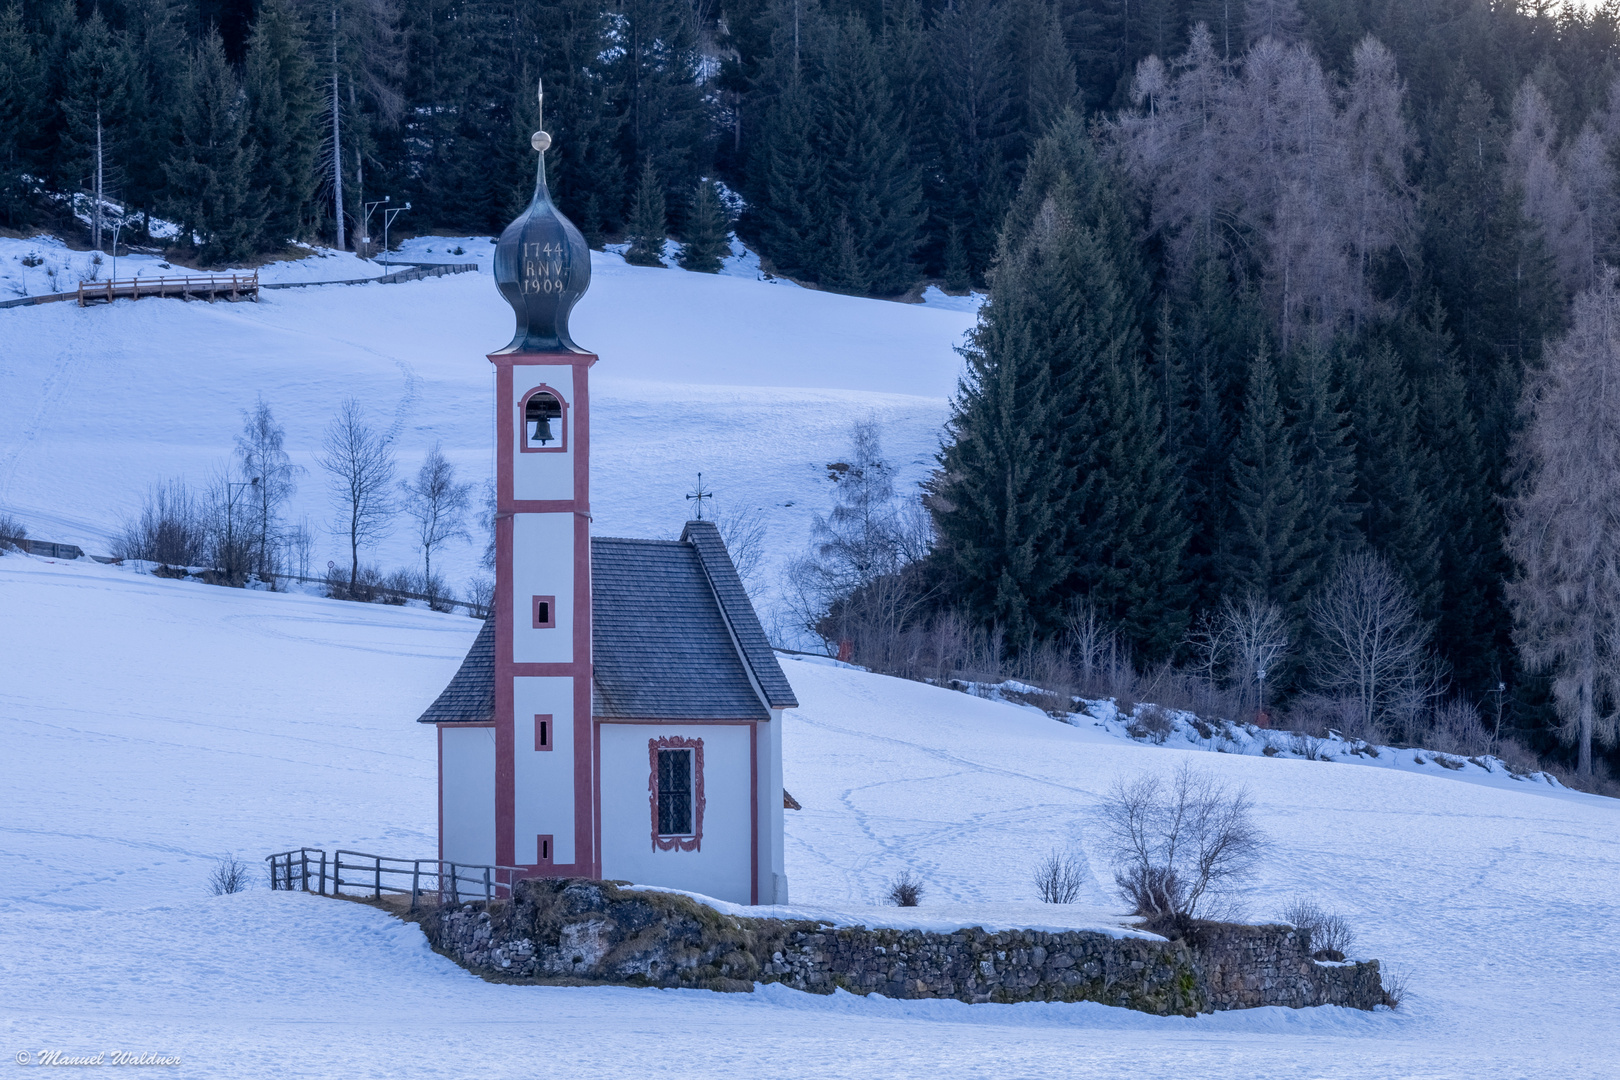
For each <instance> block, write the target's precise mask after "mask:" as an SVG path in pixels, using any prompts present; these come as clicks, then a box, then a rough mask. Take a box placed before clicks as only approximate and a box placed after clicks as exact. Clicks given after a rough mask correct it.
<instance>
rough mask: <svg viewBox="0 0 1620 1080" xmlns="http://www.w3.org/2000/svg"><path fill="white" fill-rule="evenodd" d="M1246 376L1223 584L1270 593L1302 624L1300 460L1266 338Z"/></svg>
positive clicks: (1304, 563) (1305, 557)
mask: <svg viewBox="0 0 1620 1080" xmlns="http://www.w3.org/2000/svg"><path fill="white" fill-rule="evenodd" d="M1248 383H1249V385H1248V392H1247V394H1246V395H1245V396H1244V401H1243V418H1242V421H1241V423H1240V424H1239V427H1238V436H1237V441H1236V443H1235V444H1234V445H1233V448H1232V463H1231V474H1230V475H1231V485H1232V489H1231V490H1232V494H1231V499H1232V525H1231V531H1230V533H1229V534H1228V535H1227V537H1226V542H1225V544H1224V550H1223V552H1222V563H1223V572H1222V575H1221V576H1222V578H1223V585H1224V591H1225V594H1226V595H1227V596H1228V597H1230V598H1232V599H1234V600H1237V599H1241V598H1243V597H1246V596H1252V597H1256V598H1259V599H1263V600H1269V601H1271V602H1272V603H1274V604H1277V605H1278V606H1279V607H1281V608H1282V609H1283V613H1284V615H1285V617H1287V618H1288V619H1289V621H1290V622H1291V623H1292V624H1293V625H1294V626H1296V627H1297V626H1299V625H1301V624H1302V623H1303V621H1304V615H1305V608H1304V605H1305V600H1306V595H1307V590H1308V589H1309V587H1310V585H1311V584H1312V583H1311V582H1310V580H1309V579H1308V576H1307V575H1308V573H1309V571H1310V569H1311V556H1312V554H1313V553H1312V551H1311V546H1310V542H1311V536H1310V528H1309V523H1308V522H1306V520H1305V497H1304V493H1303V492H1302V491H1301V488H1300V475H1299V465H1298V463H1297V461H1296V460H1295V450H1294V446H1293V441H1292V439H1291V438H1290V435H1289V432H1288V430H1287V428H1286V426H1285V422H1284V414H1283V408H1282V404H1281V402H1280V401H1279V400H1278V394H1277V374H1276V369H1275V368H1274V366H1273V365H1272V362H1271V352H1270V349H1269V348H1268V347H1267V346H1265V345H1264V344H1262V346H1261V348H1260V351H1259V352H1258V353H1256V354H1255V357H1254V359H1253V361H1252V362H1251V363H1250V365H1249V380H1248Z"/></svg>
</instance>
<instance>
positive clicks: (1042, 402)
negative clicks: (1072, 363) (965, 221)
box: [928, 237, 1070, 643]
mask: <svg viewBox="0 0 1620 1080" xmlns="http://www.w3.org/2000/svg"><path fill="white" fill-rule="evenodd" d="M1042 239H1043V238H1041V237H1035V238H1030V239H1026V240H1025V241H1024V242H1023V243H1021V244H1020V245H1019V247H1017V248H1004V249H1003V252H1002V255H1001V258H1000V260H999V261H998V265H997V269H996V272H995V291H994V292H993V293H992V295H991V298H990V300H989V301H988V302H987V303H986V304H985V305H984V306H983V307H982V308H981V309H980V312H979V323H978V326H977V327H976V328H975V329H974V330H973V331H972V332H971V333H970V335H969V339H968V344H967V345H966V346H964V347H963V349H962V356H963V358H964V359H965V360H966V361H967V374H966V375H964V376H963V379H962V384H961V387H960V389H959V390H958V392H957V396H956V398H955V400H954V401H953V402H952V406H951V418H950V420H949V421H948V423H947V428H946V432H947V437H948V439H949V443H948V444H947V446H946V447H945V449H944V450H943V451H942V452H941V454H940V459H939V462H940V467H939V469H938V471H937V472H936V473H935V474H934V477H933V479H932V480H931V481H930V483H929V492H928V506H929V509H930V511H931V512H932V514H933V517H934V522H935V524H936V526H937V528H938V530H939V545H938V548H937V549H936V557H938V558H939V559H940V560H941V561H942V562H943V563H944V564H945V572H946V573H947V574H948V575H949V576H950V578H951V579H952V580H953V581H954V582H955V583H956V585H957V594H958V599H959V602H960V604H961V605H962V608H963V610H964V611H967V612H969V613H972V617H974V618H975V619H976V621H979V622H983V623H995V624H997V625H999V626H1001V627H1002V628H1004V629H1005V630H1006V632H1007V634H1008V637H1009V639H1010V640H1011V641H1013V642H1014V643H1023V642H1026V641H1028V640H1030V639H1031V638H1032V637H1034V636H1035V635H1037V634H1042V633H1052V632H1054V631H1055V630H1056V629H1057V627H1058V625H1059V619H1060V618H1061V612H1062V604H1061V602H1060V599H1059V594H1058V591H1057V590H1058V586H1059V585H1060V584H1061V583H1062V582H1063V581H1064V579H1065V578H1067V577H1068V576H1069V572H1070V560H1069V558H1068V556H1067V555H1066V553H1065V551H1064V547H1065V544H1064V539H1065V533H1066V519H1067V517H1068V514H1067V500H1068V490H1069V486H1070V485H1069V478H1068V475H1067V471H1066V469H1065V468H1064V465H1063V458H1064V457H1065V456H1066V448H1065V446H1064V445H1063V440H1064V432H1063V429H1062V426H1061V424H1060V423H1059V418H1058V416H1057V415H1056V409H1055V407H1054V401H1053V394H1052V373H1051V369H1050V366H1049V362H1048V356H1047V355H1046V350H1045V349H1044V348H1043V342H1042V340H1041V324H1042V322H1043V321H1044V317H1045V315H1046V312H1045V311H1043V309H1042V304H1041V301H1042V300H1043V299H1045V297H1044V295H1043V290H1042V289H1041V284H1042V282H1043V281H1047V280H1050V274H1049V265H1050V262H1051V260H1052V257H1053V255H1054V254H1055V252H1053V251H1052V250H1051V247H1050V245H1049V244H1043V243H1042V242H1041V241H1042Z"/></svg>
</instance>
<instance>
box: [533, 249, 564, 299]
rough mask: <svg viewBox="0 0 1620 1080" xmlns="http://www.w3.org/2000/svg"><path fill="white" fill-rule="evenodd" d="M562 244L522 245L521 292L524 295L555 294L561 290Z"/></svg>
mask: <svg viewBox="0 0 1620 1080" xmlns="http://www.w3.org/2000/svg"><path fill="white" fill-rule="evenodd" d="M565 253H566V248H565V247H564V246H563V245H562V244H555V243H552V244H524V245H523V277H522V282H523V291H524V292H526V293H555V292H561V291H562V288H563V256H564V254H565Z"/></svg>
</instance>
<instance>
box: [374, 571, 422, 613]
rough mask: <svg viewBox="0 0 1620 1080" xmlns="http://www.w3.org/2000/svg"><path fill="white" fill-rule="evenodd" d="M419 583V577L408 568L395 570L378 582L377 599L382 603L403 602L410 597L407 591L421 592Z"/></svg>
mask: <svg viewBox="0 0 1620 1080" xmlns="http://www.w3.org/2000/svg"><path fill="white" fill-rule="evenodd" d="M421 584H422V582H421V579H420V578H418V577H417V575H416V574H415V573H413V572H411V571H410V570H405V569H399V570H395V571H394V572H393V573H391V574H388V575H387V576H386V577H384V578H383V579H382V580H381V581H380V582H379V583H378V588H377V599H378V600H380V601H381V602H382V603H384V604H403V603H404V602H405V601H406V600H409V599H410V597H409V596H408V595H407V594H408V593H419V592H421V588H420V586H421Z"/></svg>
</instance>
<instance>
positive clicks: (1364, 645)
mask: <svg viewBox="0 0 1620 1080" xmlns="http://www.w3.org/2000/svg"><path fill="white" fill-rule="evenodd" d="M1310 617H1311V625H1312V627H1313V628H1314V629H1315V631H1316V636H1317V639H1318V640H1319V642H1320V647H1319V648H1318V649H1317V650H1316V656H1315V657H1314V659H1315V673H1316V681H1317V684H1318V685H1319V686H1320V687H1322V688H1323V689H1324V690H1327V691H1329V692H1331V693H1338V694H1342V695H1344V696H1346V697H1349V698H1351V699H1353V700H1354V701H1355V702H1356V704H1357V706H1358V707H1359V708H1360V710H1361V722H1362V723H1363V724H1364V725H1367V726H1372V725H1375V724H1377V725H1382V726H1384V727H1385V728H1394V729H1395V730H1396V731H1397V733H1401V734H1404V737H1406V738H1407V739H1410V738H1411V737H1412V735H1413V734H1414V731H1413V729H1412V727H1411V725H1412V724H1413V723H1414V722H1415V719H1416V718H1417V717H1418V716H1420V715H1421V714H1422V711H1423V708H1424V706H1425V704H1426V703H1427V702H1428V701H1429V700H1430V699H1431V698H1432V697H1433V696H1434V693H1435V689H1436V687H1435V682H1436V679H1435V674H1434V666H1433V663H1432V660H1431V656H1430V653H1429V635H1430V632H1431V631H1430V627H1429V625H1428V624H1427V623H1425V622H1424V621H1423V619H1422V618H1421V617H1419V615H1418V609H1417V604H1416V603H1415V602H1414V601H1413V600H1412V594H1411V590H1409V589H1408V588H1407V587H1406V585H1405V584H1404V583H1403V582H1402V581H1401V579H1400V578H1399V576H1397V575H1396V573H1395V571H1394V570H1392V569H1391V568H1390V565H1389V564H1388V563H1387V562H1385V561H1384V560H1383V559H1382V558H1381V557H1379V556H1377V555H1372V554H1365V553H1364V554H1360V555H1351V556H1349V557H1348V558H1346V559H1344V560H1343V561H1342V562H1340V564H1339V567H1338V569H1337V570H1336V571H1335V572H1334V574H1333V576H1332V577H1331V578H1329V579H1328V581H1327V584H1325V585H1324V586H1323V587H1322V589H1321V590H1320V591H1319V592H1318V593H1317V595H1316V596H1315V597H1314V598H1313V599H1312V601H1311V605H1310Z"/></svg>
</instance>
